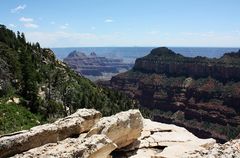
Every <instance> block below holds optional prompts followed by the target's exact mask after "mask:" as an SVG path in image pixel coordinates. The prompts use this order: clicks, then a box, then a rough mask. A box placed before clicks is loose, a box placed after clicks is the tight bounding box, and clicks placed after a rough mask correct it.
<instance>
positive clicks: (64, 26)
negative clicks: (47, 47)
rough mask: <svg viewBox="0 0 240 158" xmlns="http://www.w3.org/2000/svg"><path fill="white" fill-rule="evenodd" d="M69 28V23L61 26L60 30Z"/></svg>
mask: <svg viewBox="0 0 240 158" xmlns="http://www.w3.org/2000/svg"><path fill="white" fill-rule="evenodd" d="M68 26H69V24H68V23H65V24H64V25H61V26H60V29H63V30H64V29H67V28H68Z"/></svg>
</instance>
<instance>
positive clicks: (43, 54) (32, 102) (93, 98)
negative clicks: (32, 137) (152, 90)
mask: <svg viewBox="0 0 240 158" xmlns="http://www.w3.org/2000/svg"><path fill="white" fill-rule="evenodd" d="M16 96H17V97H19V98H21V102H20V103H19V105H17V106H16V105H15V104H11V105H10V104H7V103H6V102H7V100H9V99H11V98H13V97H16ZM78 108H95V109H97V110H99V111H101V112H102V113H103V115H111V114H114V113H116V112H119V111H122V110H127V109H130V108H134V102H133V101H132V100H130V99H128V98H127V97H126V96H125V95H123V94H122V93H120V92H117V91H112V90H109V89H105V88H100V87H97V86H96V85H95V84H93V83H92V82H91V81H89V80H88V79H85V78H84V77H81V76H79V75H78V74H76V73H75V72H74V71H72V70H71V69H70V68H68V67H67V66H66V65H65V64H64V63H62V62H61V61H58V60H57V59H56V58H55V55H54V53H53V52H52V51H51V50H50V49H43V48H41V47H40V44H39V43H29V42H27V41H26V39H25V36H24V34H23V33H20V32H17V34H15V33H14V32H13V31H11V30H9V29H7V28H6V27H5V26H4V25H0V112H1V113H0V120H1V127H4V128H1V129H0V134H2V133H6V132H12V131H15V130H19V129H22V125H23V124H25V123H27V121H24V120H26V118H29V122H28V123H27V124H26V125H27V127H32V126H34V125H36V124H34V123H31V119H30V118H35V117H36V115H38V116H40V117H42V118H43V120H44V121H46V120H48V121H49V120H54V119H56V118H58V117H62V116H66V115H68V114H71V113H73V112H74V111H76V110H77V109H78ZM5 110H7V111H9V114H8V116H9V117H7V118H4V117H3V111H5ZM17 110H20V111H18V114H19V115H22V116H19V119H16V120H15V121H12V118H11V114H13V113H11V111H12V112H14V111H17ZM26 110H27V111H26ZM4 116H6V115H4ZM26 116H27V117H26ZM3 119H4V121H2V120H3ZM11 121H12V124H11V125H10V124H9V123H10V122H11ZM10 126H11V127H12V128H11V129H9V128H10Z"/></svg>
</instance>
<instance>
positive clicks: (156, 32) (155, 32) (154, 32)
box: [147, 31, 160, 35]
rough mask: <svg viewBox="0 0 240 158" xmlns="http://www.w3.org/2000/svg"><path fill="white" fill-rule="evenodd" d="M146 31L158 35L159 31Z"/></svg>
mask: <svg viewBox="0 0 240 158" xmlns="http://www.w3.org/2000/svg"><path fill="white" fill-rule="evenodd" d="M147 33H148V34H150V35H158V34H159V33H160V32H159V31H149V32H147Z"/></svg>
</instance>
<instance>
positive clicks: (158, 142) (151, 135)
mask: <svg viewBox="0 0 240 158" xmlns="http://www.w3.org/2000/svg"><path fill="white" fill-rule="evenodd" d="M143 122H144V126H143V131H142V133H141V136H140V137H139V138H138V140H137V141H135V142H134V143H132V144H131V145H129V146H127V147H125V148H123V149H121V150H122V151H123V153H124V154H125V155H128V153H132V155H128V156H127V157H131V158H137V157H145V158H152V157H182V156H183V155H184V154H185V153H187V152H191V151H194V150H201V149H204V147H207V146H211V145H213V144H214V143H215V142H216V141H215V140H214V139H200V138H198V137H196V136H194V135H193V134H192V133H190V132H189V131H187V130H186V129H185V128H182V127H178V126H175V125H169V124H164V123H158V122H153V121H151V120H148V119H144V121H143ZM133 151H134V152H133ZM120 157H124V156H120Z"/></svg>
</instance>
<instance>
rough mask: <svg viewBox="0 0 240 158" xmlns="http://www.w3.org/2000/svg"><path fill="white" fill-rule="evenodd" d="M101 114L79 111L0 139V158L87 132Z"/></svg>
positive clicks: (84, 110)
mask: <svg viewBox="0 0 240 158" xmlns="http://www.w3.org/2000/svg"><path fill="white" fill-rule="evenodd" d="M100 117H101V113H100V112H98V111H96V110H94V109H80V110H78V111H77V112H76V113H74V114H72V115H70V116H68V117H65V118H63V119H59V120H57V121H56V122H54V123H53V124H45V125H41V126H36V127H33V128H31V129H30V130H27V131H20V132H18V133H15V134H10V135H5V136H2V137H0V157H7V156H12V155H14V154H17V153H21V152H23V151H26V150H29V149H32V148H35V147H39V146H42V145H44V144H47V143H56V142H57V141H61V140H63V139H65V138H68V137H72V136H75V135H79V134H80V133H83V132H86V131H89V130H90V128H91V127H92V126H93V125H94V124H95V123H96V122H98V121H99V119H100Z"/></svg>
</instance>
